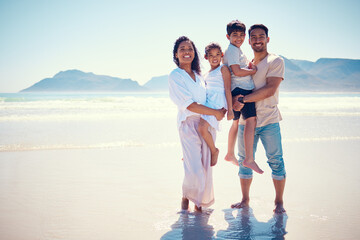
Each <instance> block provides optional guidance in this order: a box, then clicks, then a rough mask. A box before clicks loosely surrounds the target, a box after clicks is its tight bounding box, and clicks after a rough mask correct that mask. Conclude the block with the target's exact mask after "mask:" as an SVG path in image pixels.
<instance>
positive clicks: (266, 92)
mask: <svg viewBox="0 0 360 240" xmlns="http://www.w3.org/2000/svg"><path fill="white" fill-rule="evenodd" d="M282 80H283V78H281V77H268V78H266V85H265V86H264V87H262V88H259V89H258V90H256V91H254V92H253V93H251V94H249V95H246V96H244V99H243V101H244V102H258V101H261V100H264V99H265V98H268V97H271V96H274V94H275V92H276V90H277V89H278V87H279V85H280V83H281V81H282Z"/></svg>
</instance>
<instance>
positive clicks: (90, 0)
mask: <svg viewBox="0 0 360 240" xmlns="http://www.w3.org/2000/svg"><path fill="white" fill-rule="evenodd" d="M220 2H221V3H220ZM359 10H360V1H357V0H353V1H351V0H343V1H340V0H337V1H333V0H327V1H325V0H320V1H314V0H303V1H288V0H283V1H278V0H272V1H269V0H258V1H239V0H236V1H235V0H234V1H218V0H217V1H212V0H201V1H196V0H182V1H171V0H164V1H156V0H153V1H147V0H146V1H145V0H141V1H137V0H126V1H110V0H98V1H94V0H86V1H85V0H43V1H40V0H33V1H31V0H0V92H17V91H19V90H22V89H24V88H27V87H29V86H31V85H32V84H34V83H36V82H38V81H40V80H41V79H44V78H47V77H52V76H53V75H55V74H56V73H57V72H59V71H63V70H68V69H79V70H82V71H85V72H93V73H95V74H101V75H110V76H114V77H120V78H131V79H133V80H136V81H138V82H139V83H140V84H144V83H145V82H146V81H148V80H150V78H151V77H154V76H160V75H164V74H168V73H169V72H170V71H171V70H172V69H173V68H174V67H175V65H174V63H173V62H172V47H173V43H174V41H175V39H176V38H177V37H179V36H181V35H186V36H188V37H190V39H192V40H193V41H194V42H195V45H196V46H197V48H198V50H199V51H200V53H201V55H202V53H203V49H204V47H205V46H206V45H207V44H208V43H209V42H212V41H214V42H218V43H220V44H221V46H222V47H223V48H226V47H227V45H228V41H227V39H226V37H225V35H226V30H225V29H226V24H227V23H228V22H229V21H231V20H233V19H239V20H240V21H242V22H244V23H245V24H246V26H247V27H250V26H251V25H252V24H255V23H263V24H265V25H266V26H268V28H269V36H270V44H269V45H268V49H269V51H270V52H273V53H276V54H280V55H283V56H285V57H287V58H290V59H303V60H310V61H316V60H317V59H319V58H321V57H329V58H352V59H359V58H360V47H359V45H358V43H359V42H360V28H359V26H358V24H359V23H360V14H359ZM242 49H243V51H244V52H245V54H246V55H247V56H248V57H249V58H251V57H252V51H251V49H250V46H249V45H248V42H247V40H246V41H245V42H244V44H243V46H242ZM202 64H203V66H204V67H205V68H206V67H207V65H208V63H207V62H205V61H203V62H202Z"/></svg>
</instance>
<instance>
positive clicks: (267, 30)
mask: <svg viewBox="0 0 360 240" xmlns="http://www.w3.org/2000/svg"><path fill="white" fill-rule="evenodd" d="M257 28H260V29H262V30H264V31H265V34H266V37H268V32H269V29H268V28H267V27H266V26H265V25H264V24H254V25H252V26H251V27H250V28H249V37H250V33H251V31H252V30H254V29H257Z"/></svg>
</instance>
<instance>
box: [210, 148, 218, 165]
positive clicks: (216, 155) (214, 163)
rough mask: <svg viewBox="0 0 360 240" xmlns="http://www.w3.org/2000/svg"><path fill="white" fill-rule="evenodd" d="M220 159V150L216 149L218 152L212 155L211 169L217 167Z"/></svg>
mask: <svg viewBox="0 0 360 240" xmlns="http://www.w3.org/2000/svg"><path fill="white" fill-rule="evenodd" d="M218 157H219V149H217V148H216V151H215V152H213V153H211V164H210V166H211V167H213V166H215V165H216V163H217V160H218Z"/></svg>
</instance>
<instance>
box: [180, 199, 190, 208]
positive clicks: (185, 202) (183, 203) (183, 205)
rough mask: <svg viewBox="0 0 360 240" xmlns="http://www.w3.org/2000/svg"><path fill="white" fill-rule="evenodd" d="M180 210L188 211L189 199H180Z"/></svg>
mask: <svg viewBox="0 0 360 240" xmlns="http://www.w3.org/2000/svg"><path fill="white" fill-rule="evenodd" d="M181 209H182V210H188V209H189V199H187V198H182V200H181Z"/></svg>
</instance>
